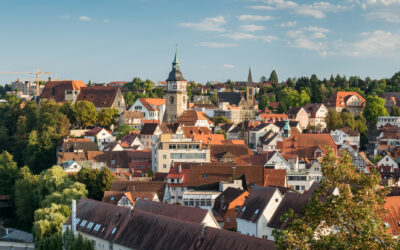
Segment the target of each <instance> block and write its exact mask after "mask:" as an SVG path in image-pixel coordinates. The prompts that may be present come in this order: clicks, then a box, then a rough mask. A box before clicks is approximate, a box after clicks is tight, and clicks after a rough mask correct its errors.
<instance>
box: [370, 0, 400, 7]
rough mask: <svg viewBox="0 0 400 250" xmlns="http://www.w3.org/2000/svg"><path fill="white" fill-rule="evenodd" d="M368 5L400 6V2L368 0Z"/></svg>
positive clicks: (394, 0) (395, 0) (396, 0)
mask: <svg viewBox="0 0 400 250" xmlns="http://www.w3.org/2000/svg"><path fill="white" fill-rule="evenodd" d="M366 4H368V5H384V6H389V5H400V0H367V1H366Z"/></svg>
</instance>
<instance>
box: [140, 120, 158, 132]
mask: <svg viewBox="0 0 400 250" xmlns="http://www.w3.org/2000/svg"><path fill="white" fill-rule="evenodd" d="M158 126H159V124H158V123H145V124H144V125H143V127H142V129H141V131H140V134H142V135H153V134H154V132H155V131H156V129H157V127H158Z"/></svg>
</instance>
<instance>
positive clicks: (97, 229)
mask: <svg viewBox="0 0 400 250" xmlns="http://www.w3.org/2000/svg"><path fill="white" fill-rule="evenodd" d="M100 227H101V224H97V225H96V226H95V227H94V231H96V232H97V231H99V229H100Z"/></svg>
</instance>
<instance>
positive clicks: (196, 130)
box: [182, 126, 211, 138]
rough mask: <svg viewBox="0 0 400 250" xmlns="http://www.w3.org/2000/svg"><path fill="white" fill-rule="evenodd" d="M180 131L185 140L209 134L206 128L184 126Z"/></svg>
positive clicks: (209, 131)
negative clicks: (196, 135)
mask: <svg viewBox="0 0 400 250" xmlns="http://www.w3.org/2000/svg"><path fill="white" fill-rule="evenodd" d="M182 130H183V135H184V136H185V137H186V138H192V137H193V136H194V135H195V134H205V135H209V134H211V130H210V129H209V128H207V127H194V126H184V127H182Z"/></svg>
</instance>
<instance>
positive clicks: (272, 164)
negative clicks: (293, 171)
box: [264, 151, 290, 170]
mask: <svg viewBox="0 0 400 250" xmlns="http://www.w3.org/2000/svg"><path fill="white" fill-rule="evenodd" d="M264 166H266V167H269V168H274V169H286V170H288V169H289V168H290V164H289V162H287V161H286V160H285V158H283V157H282V155H281V154H280V153H279V152H278V151H275V152H272V153H271V152H268V153H267V162H266V163H265V165H264Z"/></svg>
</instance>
